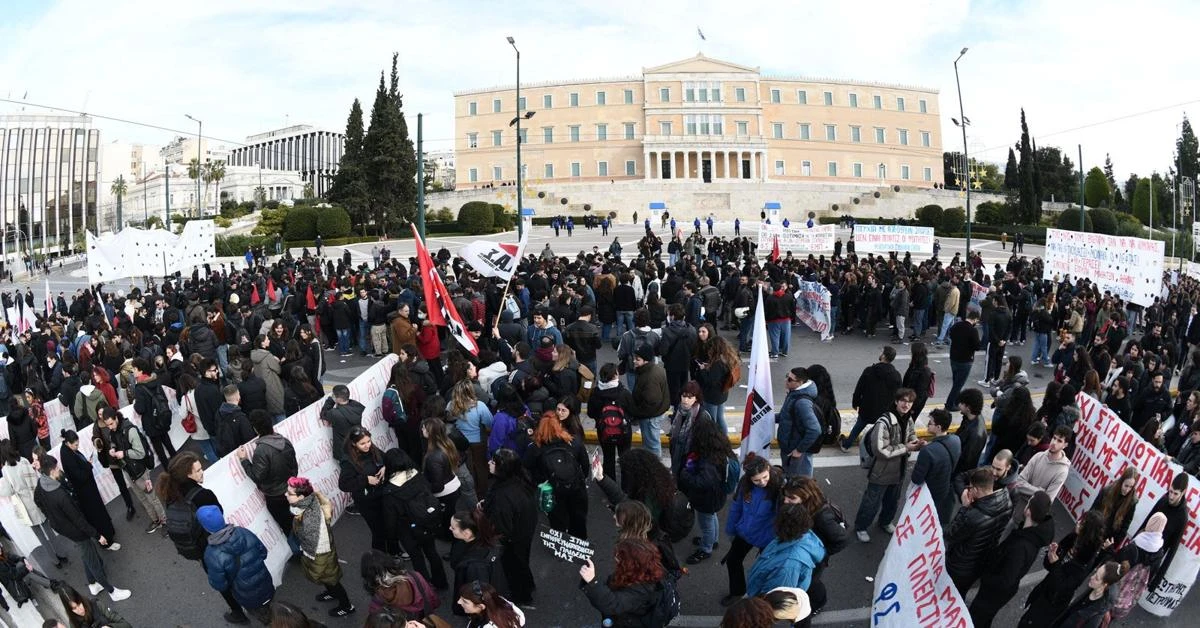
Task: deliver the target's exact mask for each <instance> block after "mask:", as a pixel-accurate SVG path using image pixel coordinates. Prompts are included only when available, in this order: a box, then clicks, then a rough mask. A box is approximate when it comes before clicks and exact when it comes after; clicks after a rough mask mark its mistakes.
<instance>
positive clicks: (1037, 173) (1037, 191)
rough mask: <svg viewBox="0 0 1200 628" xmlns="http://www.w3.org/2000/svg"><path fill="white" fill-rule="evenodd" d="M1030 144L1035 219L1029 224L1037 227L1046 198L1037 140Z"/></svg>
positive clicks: (1031, 141) (1031, 139)
mask: <svg viewBox="0 0 1200 628" xmlns="http://www.w3.org/2000/svg"><path fill="white" fill-rule="evenodd" d="M1029 142H1030V145H1031V146H1032V147H1033V153H1032V154H1031V157H1032V161H1031V162H1030V163H1031V164H1032V165H1033V168H1032V171H1033V219H1032V220H1030V221H1029V224H1031V225H1036V224H1037V223H1038V221H1039V220H1041V219H1042V200H1043V199H1044V198H1045V197H1043V196H1042V166H1041V162H1040V161H1039V160H1038V147H1037V140H1035V139H1033V138H1030V139H1029Z"/></svg>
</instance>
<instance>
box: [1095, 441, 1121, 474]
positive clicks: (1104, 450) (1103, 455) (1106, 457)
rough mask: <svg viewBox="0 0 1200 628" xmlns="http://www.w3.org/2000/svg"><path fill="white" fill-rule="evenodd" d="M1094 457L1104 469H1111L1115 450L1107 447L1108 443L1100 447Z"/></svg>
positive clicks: (1115, 455) (1115, 453)
mask: <svg viewBox="0 0 1200 628" xmlns="http://www.w3.org/2000/svg"><path fill="white" fill-rule="evenodd" d="M1096 457H1097V458H1100V459H1101V460H1102V461H1103V464H1104V467H1105V468H1106V469H1111V468H1112V466H1113V459H1114V458H1116V457H1117V450H1115V449H1113V448H1112V447H1109V445H1108V443H1107V442H1106V443H1103V444H1101V445H1100V451H1099V452H1097V453H1096Z"/></svg>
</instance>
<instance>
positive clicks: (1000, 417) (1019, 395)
mask: <svg viewBox="0 0 1200 628" xmlns="http://www.w3.org/2000/svg"><path fill="white" fill-rule="evenodd" d="M1014 357H1015V356H1014ZM1001 399H1003V400H1004V411H1003V412H1000V400H997V401H996V404H997V406H996V408H997V409H996V412H995V413H994V414H993V415H992V436H993V437H995V439H996V440H995V443H993V445H992V449H991V452H992V455H995V453H996V452H998V451H1000V450H1002V449H1007V450H1009V451H1011V452H1016V451H1017V450H1019V449H1020V448H1021V446H1022V445H1024V444H1025V435H1026V433H1027V432H1028V431H1029V426H1030V425H1033V422H1034V421H1035V420H1037V410H1035V409H1034V407H1033V397H1032V395H1031V394H1030V392H1029V387H1027V386H1018V387H1017V388H1014V389H1013V390H1012V391H1011V392H1009V393H1008V394H1006V395H1005V396H1004V397H1002V398H1001ZM992 455H989V456H988V457H987V460H985V462H991V458H992Z"/></svg>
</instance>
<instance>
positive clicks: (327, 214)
mask: <svg viewBox="0 0 1200 628" xmlns="http://www.w3.org/2000/svg"><path fill="white" fill-rule="evenodd" d="M306 209H307V208H305V207H297V208H294V209H292V211H291V212H289V215H291V214H294V213H296V212H304V211H305V210H306ZM316 211H317V233H319V234H321V237H322V238H344V237H346V236H348V235H350V214H348V213H346V210H344V209H342V208H341V207H320V208H316Z"/></svg>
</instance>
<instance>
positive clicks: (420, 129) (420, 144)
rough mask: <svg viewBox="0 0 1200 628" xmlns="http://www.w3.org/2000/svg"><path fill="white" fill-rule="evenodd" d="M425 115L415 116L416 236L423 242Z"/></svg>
mask: <svg viewBox="0 0 1200 628" xmlns="http://www.w3.org/2000/svg"><path fill="white" fill-rule="evenodd" d="M424 127H425V114H423V113H418V114H417V234H418V235H420V236H421V241H422V242H424V241H425V142H424V131H425V129H424Z"/></svg>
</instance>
